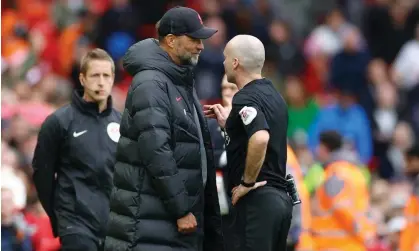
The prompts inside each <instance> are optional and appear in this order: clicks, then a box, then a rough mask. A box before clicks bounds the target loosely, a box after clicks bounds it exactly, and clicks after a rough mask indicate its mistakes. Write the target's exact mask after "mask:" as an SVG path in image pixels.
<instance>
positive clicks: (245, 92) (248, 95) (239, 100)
mask: <svg viewBox="0 0 419 251" xmlns="http://www.w3.org/2000/svg"><path fill="white" fill-rule="evenodd" d="M252 101H257V94H256V92H254V91H252V90H250V89H249V88H246V89H241V90H240V91H238V92H237V93H236V94H235V95H234V97H233V105H245V104H246V103H248V102H252Z"/></svg>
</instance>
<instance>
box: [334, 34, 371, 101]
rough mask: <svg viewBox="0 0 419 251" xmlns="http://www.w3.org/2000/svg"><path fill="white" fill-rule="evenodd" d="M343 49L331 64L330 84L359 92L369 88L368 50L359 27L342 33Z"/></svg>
mask: <svg viewBox="0 0 419 251" xmlns="http://www.w3.org/2000/svg"><path fill="white" fill-rule="evenodd" d="M342 40H343V49H342V50H340V51H338V52H337V54H336V56H334V57H333V59H332V62H331V66H330V84H331V86H332V87H334V88H336V89H340V90H341V89H346V90H349V89H352V90H353V93H356V94H357V95H356V96H357V99H359V95H358V93H359V94H361V93H363V92H365V91H366V89H367V82H366V71H367V66H368V63H369V60H370V58H369V55H368V52H367V51H366V50H365V49H364V48H363V45H362V40H361V37H360V33H359V32H358V30H357V29H347V30H346V31H345V32H343V34H342Z"/></svg>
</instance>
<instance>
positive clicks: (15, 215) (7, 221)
mask: <svg viewBox="0 0 419 251" xmlns="http://www.w3.org/2000/svg"><path fill="white" fill-rule="evenodd" d="M32 232H33V229H32V228H30V227H29V226H28V225H27V223H26V222H25V220H24V218H23V215H22V214H20V213H19V211H17V207H16V204H15V197H14V193H13V192H12V190H11V189H9V188H4V187H3V184H2V189H1V250H4V251H15V250H22V251H31V250H32V243H31V239H30V236H31V234H32Z"/></svg>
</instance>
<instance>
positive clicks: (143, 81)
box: [130, 70, 171, 92]
mask: <svg viewBox="0 0 419 251" xmlns="http://www.w3.org/2000/svg"><path fill="white" fill-rule="evenodd" d="M168 82H171V80H170V79H169V78H168V77H167V76H166V75H165V74H164V73H162V72H160V71H157V70H144V71H140V72H138V73H137V74H136V75H135V76H134V78H133V80H132V84H131V88H130V92H134V91H136V90H144V89H161V90H165V89H166V88H167V83H168Z"/></svg>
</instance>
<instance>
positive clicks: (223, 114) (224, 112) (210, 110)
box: [204, 104, 230, 128]
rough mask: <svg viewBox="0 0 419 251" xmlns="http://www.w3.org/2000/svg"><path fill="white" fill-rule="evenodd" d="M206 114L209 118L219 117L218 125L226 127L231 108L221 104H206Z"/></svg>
mask: <svg viewBox="0 0 419 251" xmlns="http://www.w3.org/2000/svg"><path fill="white" fill-rule="evenodd" d="M204 114H205V117H207V118H212V119H217V122H218V125H219V126H220V127H221V128H225V124H226V121H227V118H228V115H229V114H230V110H229V109H227V108H225V107H223V106H222V105H220V104H215V105H204Z"/></svg>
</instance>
